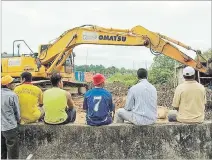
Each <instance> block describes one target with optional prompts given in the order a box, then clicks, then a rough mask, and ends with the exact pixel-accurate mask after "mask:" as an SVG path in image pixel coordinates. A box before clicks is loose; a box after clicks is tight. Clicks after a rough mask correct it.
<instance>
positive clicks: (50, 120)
mask: <svg viewBox="0 0 212 160" xmlns="http://www.w3.org/2000/svg"><path fill="white" fill-rule="evenodd" d="M50 80H51V83H52V85H53V88H51V89H48V90H46V91H45V92H44V94H43V106H44V111H45V116H44V122H45V123H46V124H53V125H55V124H67V123H69V122H74V121H75V119H76V110H75V109H74V106H75V105H74V102H73V100H72V97H71V94H70V93H69V92H67V91H65V90H63V89H62V88H63V81H62V77H61V76H60V75H59V74H57V73H54V74H53V75H52V76H51V79H50Z"/></svg>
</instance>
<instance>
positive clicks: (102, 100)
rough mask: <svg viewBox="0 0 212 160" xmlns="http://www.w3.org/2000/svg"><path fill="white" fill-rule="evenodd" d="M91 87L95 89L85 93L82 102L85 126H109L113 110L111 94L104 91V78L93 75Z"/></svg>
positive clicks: (100, 75)
mask: <svg viewBox="0 0 212 160" xmlns="http://www.w3.org/2000/svg"><path fill="white" fill-rule="evenodd" d="M93 85H94V86H95V87H94V88H93V89H91V90H89V91H88V92H86V94H85V96H84V102H83V109H84V110H86V121H87V124H88V125H91V126H101V125H108V124H111V123H112V116H111V113H112V112H113V111H114V109H115V108H114V104H113V100H112V95H111V93H110V92H108V91H107V90H105V89H104V85H105V77H104V76H103V75H102V74H96V75H94V76H93Z"/></svg>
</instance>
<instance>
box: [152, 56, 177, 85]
mask: <svg viewBox="0 0 212 160" xmlns="http://www.w3.org/2000/svg"><path fill="white" fill-rule="evenodd" d="M178 63H179V62H177V61H175V60H174V59H171V58H169V57H167V56H165V55H160V56H156V57H154V62H153V63H152V65H151V67H150V70H149V75H148V79H149V81H150V82H151V83H153V84H163V83H167V82H168V81H169V80H170V79H171V78H173V77H174V72H175V65H176V66H177V64H178Z"/></svg>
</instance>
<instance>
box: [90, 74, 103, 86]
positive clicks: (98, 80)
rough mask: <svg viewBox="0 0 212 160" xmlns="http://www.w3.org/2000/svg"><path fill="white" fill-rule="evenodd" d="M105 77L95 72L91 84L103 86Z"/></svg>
mask: <svg viewBox="0 0 212 160" xmlns="http://www.w3.org/2000/svg"><path fill="white" fill-rule="evenodd" d="M105 80H106V78H105V77H104V75H102V74H99V73H97V74H96V75H94V76H93V85H94V86H96V87H104V85H105Z"/></svg>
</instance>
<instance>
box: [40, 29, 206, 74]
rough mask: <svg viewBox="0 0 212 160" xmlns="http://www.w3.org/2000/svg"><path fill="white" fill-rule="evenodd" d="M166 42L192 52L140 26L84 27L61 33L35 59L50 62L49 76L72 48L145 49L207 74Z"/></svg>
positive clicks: (199, 65) (198, 65) (189, 48)
mask: <svg viewBox="0 0 212 160" xmlns="http://www.w3.org/2000/svg"><path fill="white" fill-rule="evenodd" d="M170 42H172V43H175V44H176V45H179V46H182V47H184V48H186V49H188V50H193V49H191V47H189V46H187V45H185V44H183V43H181V42H179V41H176V40H173V39H171V38H168V37H166V36H164V35H161V34H158V33H155V32H151V31H149V30H147V29H146V28H144V27H142V26H136V27H134V28H132V29H131V30H127V29H113V28H103V27H98V26H93V25H84V26H80V27H76V28H73V29H71V30H68V31H66V32H64V34H62V35H61V36H60V37H59V38H57V39H56V40H55V41H54V42H53V43H52V44H49V45H48V46H47V48H46V49H45V50H42V51H41V52H40V54H39V59H40V61H41V64H43V65H45V64H47V63H51V65H50V67H49V68H48V70H47V74H51V73H52V72H53V71H54V70H57V71H59V68H60V67H61V66H62V64H63V63H64V62H65V60H66V58H67V57H68V56H69V55H70V54H72V51H73V49H74V47H76V46H77V45H81V44H96V45H120V46H145V47H147V48H149V49H150V51H151V53H152V54H154V55H159V54H164V55H166V56H168V57H170V58H172V59H175V60H177V61H179V62H180V63H183V64H185V65H187V66H191V67H193V68H195V69H196V70H198V71H200V72H202V73H205V74H208V73H209V69H208V68H207V67H206V66H203V65H202V64H201V63H200V62H199V61H195V60H194V59H192V58H191V57H189V56H188V55H186V54H184V53H183V52H181V51H180V50H179V49H178V48H177V47H176V46H174V45H172V44H171V43H170ZM193 51H195V50H193ZM195 52H196V51H195Z"/></svg>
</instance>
